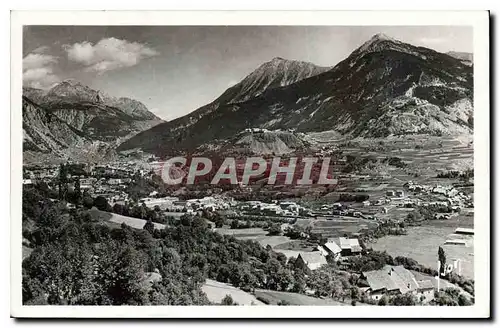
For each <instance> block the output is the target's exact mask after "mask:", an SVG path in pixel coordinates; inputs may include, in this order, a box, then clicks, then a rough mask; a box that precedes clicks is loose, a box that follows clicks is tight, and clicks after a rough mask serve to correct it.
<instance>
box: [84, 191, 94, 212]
mask: <svg viewBox="0 0 500 328" xmlns="http://www.w3.org/2000/svg"><path fill="white" fill-rule="evenodd" d="M82 204H83V206H84V207H85V208H88V209H91V208H92V206H94V200H93V199H92V197H91V196H90V195H89V193H88V192H87V191H84V192H83V197H82Z"/></svg>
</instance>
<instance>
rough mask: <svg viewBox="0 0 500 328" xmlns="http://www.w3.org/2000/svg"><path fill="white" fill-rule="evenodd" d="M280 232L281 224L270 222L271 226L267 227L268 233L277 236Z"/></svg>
mask: <svg viewBox="0 0 500 328" xmlns="http://www.w3.org/2000/svg"><path fill="white" fill-rule="evenodd" d="M280 234H281V226H280V225H279V224H278V223H276V224H272V225H271V227H270V228H269V235H270V236H278V235H280Z"/></svg>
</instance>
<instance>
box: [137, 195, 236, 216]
mask: <svg viewBox="0 0 500 328" xmlns="http://www.w3.org/2000/svg"><path fill="white" fill-rule="evenodd" d="M157 194H158V193H157V192H155V191H153V192H152V193H151V194H150V197H146V198H142V199H140V200H139V202H140V203H141V204H144V205H146V206H147V207H148V208H151V209H153V208H155V207H156V206H158V207H159V208H160V209H161V210H163V211H166V212H186V213H195V212H197V211H202V210H208V211H211V212H213V211H222V210H228V209H230V208H231V206H233V205H234V204H235V202H234V200H233V199H232V198H230V197H204V198H200V199H188V200H181V199H179V198H178V197H170V196H167V197H159V198H157V197H155V196H156V195H157Z"/></svg>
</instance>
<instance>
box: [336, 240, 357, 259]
mask: <svg viewBox="0 0 500 328" xmlns="http://www.w3.org/2000/svg"><path fill="white" fill-rule="evenodd" d="M339 241H340V249H341V255H342V256H349V255H356V254H359V253H361V251H362V249H361V246H360V245H359V241H358V239H357V238H345V237H340V238H339Z"/></svg>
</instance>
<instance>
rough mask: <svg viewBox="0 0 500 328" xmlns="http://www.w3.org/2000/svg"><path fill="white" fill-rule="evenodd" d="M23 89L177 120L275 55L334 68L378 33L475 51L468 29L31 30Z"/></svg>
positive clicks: (26, 34) (26, 30)
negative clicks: (98, 99) (100, 100)
mask: <svg viewBox="0 0 500 328" xmlns="http://www.w3.org/2000/svg"><path fill="white" fill-rule="evenodd" d="M23 32H24V33H23V85H24V86H31V87H37V88H42V89H48V88H50V87H51V86H52V85H54V84H55V83H57V82H60V81H62V80H65V79H75V80H78V81H80V82H81V83H83V84H86V85H88V86H90V87H91V88H93V89H96V90H101V91H102V92H105V93H107V94H109V95H112V96H116V97H129V98H133V99H136V100H139V101H141V102H142V103H144V104H145V105H146V107H148V109H149V110H151V111H152V112H153V113H155V114H156V115H158V116H159V117H161V118H163V119H165V120H171V119H174V118H177V117H180V116H183V115H186V114H188V113H189V112H191V111H193V110H196V109H197V108H199V107H201V106H203V105H205V104H208V103H210V102H211V101H213V100H215V99H216V98H217V97H218V96H219V95H221V94H222V93H223V92H224V91H225V90H226V89H227V88H229V87H230V86H232V85H234V84H236V83H237V82H239V81H241V80H242V79H243V78H244V77H245V76H247V75H248V74H250V73H251V72H252V71H253V70H255V69H256V68H257V67H258V66H260V65H261V64H263V63H264V62H266V61H270V60H271V59H272V58H274V57H282V58H286V59H291V60H303V61H308V62H311V63H314V64H316V65H319V66H334V65H336V64H337V63H338V62H340V61H341V60H343V59H344V58H346V57H347V56H348V55H349V54H350V53H351V52H352V51H353V50H354V49H356V48H357V47H359V46H360V45H361V44H363V43H364V42H366V41H367V40H368V39H370V38H371V37H372V36H373V35H374V34H377V33H384V34H386V35H388V36H390V37H393V38H395V39H398V40H400V41H403V42H407V43H411V44H414V45H418V46H424V47H428V48H432V49H434V50H437V51H440V52H447V51H461V52H470V53H472V52H473V42H472V27H467V26H25V27H24V31H23Z"/></svg>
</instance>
